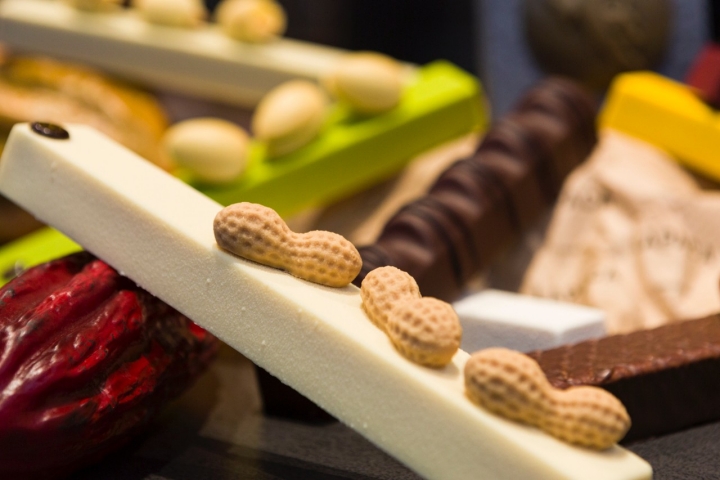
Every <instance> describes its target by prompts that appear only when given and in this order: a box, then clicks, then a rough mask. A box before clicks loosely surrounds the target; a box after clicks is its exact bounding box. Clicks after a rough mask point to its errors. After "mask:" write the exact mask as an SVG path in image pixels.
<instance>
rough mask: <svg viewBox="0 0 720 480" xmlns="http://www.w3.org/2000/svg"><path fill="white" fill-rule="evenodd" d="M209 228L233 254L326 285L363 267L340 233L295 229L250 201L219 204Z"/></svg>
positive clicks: (338, 282) (339, 284)
mask: <svg viewBox="0 0 720 480" xmlns="http://www.w3.org/2000/svg"><path fill="white" fill-rule="evenodd" d="M214 231H215V239H216V240H217V243H218V245H219V246H220V247H221V248H223V249H225V250H227V251H229V252H231V253H234V254H235V255H238V256H240V257H243V258H245V259H248V260H252V261H254V262H257V263H261V264H263V265H267V266H269V267H274V268H279V269H281V270H285V271H286V272H288V273H290V274H292V275H294V276H296V277H298V278H302V279H304V280H308V281H310V282H314V283H319V284H322V285H327V286H329V287H344V286H346V285H348V284H349V283H350V282H352V281H353V280H354V279H355V277H356V276H357V274H358V273H360V267H362V259H361V258H360V254H359V253H358V251H357V249H356V248H355V247H354V246H353V244H352V243H350V242H349V241H348V240H346V239H345V238H343V237H342V236H340V235H338V234H336V233H331V232H323V231H313V232H307V233H295V232H293V231H292V230H290V228H289V227H288V226H287V224H286V223H285V222H284V221H283V219H282V218H280V216H279V215H278V214H277V213H276V212H275V211H274V210H272V209H271V208H268V207H265V206H262V205H258V204H255V203H236V204H234V205H230V206H228V207H225V208H224V209H222V210H221V211H220V212H219V213H218V214H217V215H216V216H215V221H214Z"/></svg>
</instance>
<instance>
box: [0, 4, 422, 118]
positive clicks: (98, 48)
mask: <svg viewBox="0 0 720 480" xmlns="http://www.w3.org/2000/svg"><path fill="white" fill-rule="evenodd" d="M0 42H3V43H5V44H6V45H8V46H10V47H12V48H13V49H16V50H19V51H24V52H33V53H41V54H46V55H53V56H57V57H59V58H63V59H67V60H73V61H78V62H82V63H84V64H86V65H93V66H95V67H98V68H102V69H104V70H106V71H108V72H111V73H114V74H116V75H120V76H122V77H124V78H128V79H131V80H134V81H139V82H142V83H144V84H147V85H152V86H155V87H159V88H164V89H171V90H176V91H178V92H181V93H186V94H190V95H193V96H198V97H202V98H207V99H211V100H216V101H221V102H223V103H233V104H238V105H242V106H246V107H251V106H254V105H255V104H256V103H257V102H258V101H259V100H260V98H262V96H263V95H265V93H267V92H268V91H269V90H270V89H272V88H273V87H275V86H277V85H279V84H280V83H282V82H284V81H287V80H292V79H295V78H304V79H308V80H317V79H319V78H322V76H324V75H325V74H327V73H328V72H329V71H330V69H331V68H333V67H334V66H335V65H336V63H337V61H338V59H340V58H341V57H342V56H343V55H345V54H346V53H347V52H346V51H345V50H340V49H337V48H331V47H326V46H323V45H317V44H312V43H308V42H301V41H298V40H292V39H286V38H281V39H278V40H276V41H273V42H270V43H268V44H248V43H243V42H239V41H236V40H234V39H232V38H230V37H228V36H227V35H225V34H224V33H222V31H221V29H220V28H219V27H218V26H217V25H215V24H212V23H207V24H203V25H201V26H199V27H198V28H174V27H167V26H163V25H154V24H151V23H148V22H146V21H145V20H144V19H143V18H142V17H141V16H140V15H139V14H138V13H137V12H135V11H133V10H132V9H117V10H113V11H109V12H84V11H80V10H77V9H75V8H72V7H70V6H69V5H66V4H65V3H64V2H62V1H59V0H57V1H48V0H1V1H0ZM408 70H409V71H410V70H412V67H410V66H408Z"/></svg>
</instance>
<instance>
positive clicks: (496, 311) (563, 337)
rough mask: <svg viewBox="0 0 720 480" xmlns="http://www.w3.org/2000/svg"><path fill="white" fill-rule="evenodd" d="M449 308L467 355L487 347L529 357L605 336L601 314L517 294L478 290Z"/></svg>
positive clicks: (584, 307) (603, 320)
mask: <svg viewBox="0 0 720 480" xmlns="http://www.w3.org/2000/svg"><path fill="white" fill-rule="evenodd" d="M453 307H454V308H455V311H456V312H457V314H458V316H459V317H460V322H461V323H462V327H463V338H462V349H463V350H465V351H467V352H474V351H476V350H481V349H483V348H489V347H506V348H511V349H513V350H518V351H520V352H530V351H532V350H544V349H548V348H553V347H557V346H559V345H564V344H568V343H576V342H580V341H583V340H587V339H590V338H597V337H603V336H605V335H606V330H605V312H603V311H602V310H598V309H596V308H591V307H586V306H582V305H576V304H572V303H565V302H558V301H555V300H548V299H545V298H538V297H531V296H528V295H520V294H518V293H511V292H503V291H500V290H483V291H482V292H479V293H475V294H473V295H470V296H468V297H465V298H463V299H462V300H459V301H457V302H455V303H454V304H453Z"/></svg>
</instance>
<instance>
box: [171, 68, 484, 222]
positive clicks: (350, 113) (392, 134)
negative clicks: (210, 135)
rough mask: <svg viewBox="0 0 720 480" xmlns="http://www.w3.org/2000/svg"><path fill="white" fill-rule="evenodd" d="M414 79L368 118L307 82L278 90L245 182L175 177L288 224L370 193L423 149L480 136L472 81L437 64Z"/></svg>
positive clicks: (262, 109) (262, 121)
mask: <svg viewBox="0 0 720 480" xmlns="http://www.w3.org/2000/svg"><path fill="white" fill-rule="evenodd" d="M415 75H416V76H415V78H414V80H412V81H411V82H410V84H409V85H407V86H406V87H405V88H404V89H403V96H402V102H401V103H400V104H399V105H398V106H397V107H395V108H393V109H391V110H389V111H387V112H384V113H379V114H376V115H372V116H358V115H357V114H356V113H355V112H354V110H353V109H352V108H351V107H350V106H349V105H347V104H344V103H340V102H338V103H336V104H334V105H333V106H331V107H327V106H325V104H326V102H327V101H328V100H327V99H325V98H324V94H323V92H322V91H320V89H319V88H317V87H315V86H313V84H311V83H309V82H307V83H305V82H304V81H301V80H295V81H293V82H290V83H286V84H283V85H281V86H280V87H278V89H277V90H274V91H272V92H271V93H270V94H269V95H268V97H266V98H265V99H264V100H263V102H262V103H261V104H260V105H259V107H258V109H257V110H256V111H255V116H254V117H253V129H254V133H255V135H257V136H259V137H260V138H258V139H257V140H258V141H256V142H253V144H252V145H251V146H250V148H249V152H248V160H247V168H246V169H245V171H244V173H243V175H241V176H240V177H238V178H236V179H235V180H233V181H231V182H228V183H225V184H222V185H213V184H207V183H203V182H199V181H197V180H196V179H193V178H192V177H191V176H183V175H182V174H180V176H181V177H182V178H184V179H185V180H187V181H188V182H189V183H190V184H191V185H193V186H194V187H196V188H197V189H198V190H200V191H201V192H203V193H205V194H206V195H208V196H209V197H211V198H213V199H214V200H216V201H218V202H220V203H222V204H224V205H229V204H232V203H236V202H240V201H248V202H253V203H260V204H263V205H267V206H269V207H271V208H273V209H274V210H276V211H277V212H278V213H279V214H280V215H282V216H284V217H287V216H289V215H292V214H295V213H299V212H301V211H302V210H303V209H307V208H308V207H316V206H319V205H327V204H328V203H331V202H332V201H335V200H339V199H341V198H343V197H345V196H347V195H350V194H352V193H355V192H358V191H360V190H362V189H363V188H367V187H368V186H370V185H373V184H375V183H377V182H378V181H380V180H383V179H387V178H389V177H390V176H392V175H393V174H395V173H397V172H398V171H399V170H400V169H401V168H402V167H403V166H404V165H406V164H407V163H408V162H409V161H410V160H411V159H412V158H413V157H414V156H416V155H419V154H421V153H422V152H424V151H426V150H427V149H429V148H432V147H435V146H437V145H439V144H442V143H443V142H447V141H450V140H453V139H456V138H458V137H461V136H463V135H467V134H468V133H471V132H477V131H479V130H483V129H484V127H485V124H486V122H487V117H486V115H487V114H486V111H485V109H484V108H483V106H482V104H481V100H480V99H481V95H482V92H481V90H480V86H479V84H478V82H477V80H476V79H475V78H474V77H473V76H471V75H469V74H468V73H466V72H464V71H462V70H460V69H459V68H457V67H455V66H454V65H451V64H449V63H447V62H442V61H439V62H434V63H431V64H429V65H426V66H424V67H420V68H418V69H417V71H416V72H415ZM290 112H293V113H292V114H290ZM323 120H324V121H323Z"/></svg>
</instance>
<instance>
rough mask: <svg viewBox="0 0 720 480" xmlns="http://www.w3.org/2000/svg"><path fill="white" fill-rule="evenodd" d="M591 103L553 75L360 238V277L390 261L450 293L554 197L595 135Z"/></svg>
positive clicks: (435, 293) (429, 292) (429, 289)
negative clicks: (469, 151) (376, 231)
mask: <svg viewBox="0 0 720 480" xmlns="http://www.w3.org/2000/svg"><path fill="white" fill-rule="evenodd" d="M596 108H597V107H596V102H595V100H594V98H593V97H592V96H590V95H589V94H588V93H587V92H585V91H584V90H582V89H581V88H580V87H578V86H577V85H575V84H574V83H572V82H571V81H568V80H565V79H561V78H549V79H547V80H545V81H544V82H542V83H540V84H539V85H538V86H537V87H535V88H533V89H531V90H530V91H529V92H527V94H526V95H525V96H524V97H523V98H522V99H521V100H520V102H519V103H518V105H517V106H516V108H515V109H514V111H513V112H511V113H510V114H508V115H506V116H505V117H503V118H502V119H501V120H499V121H498V122H496V123H495V124H494V125H493V127H492V128H491V129H490V131H488V132H487V134H486V136H485V138H484V139H483V141H482V143H481V144H480V146H479V147H478V149H477V151H476V153H475V154H474V155H473V156H472V157H470V158H467V159H464V160H460V161H458V162H456V163H455V164H453V165H452V166H451V167H450V168H449V169H448V170H446V171H445V172H444V173H443V174H442V175H441V176H440V177H439V178H438V179H437V181H436V182H435V184H434V185H433V186H432V187H431V188H430V191H429V192H428V194H427V195H426V196H424V197H422V198H420V199H418V200H416V201H415V202H412V203H410V204H408V205H406V206H405V207H403V208H402V209H401V210H400V211H399V212H398V213H397V214H396V215H395V216H394V217H393V218H391V219H390V220H389V221H388V223H387V224H386V225H385V228H384V229H383V231H382V233H381V234H380V236H379V238H378V240H377V242H376V243H375V244H373V245H370V246H366V247H361V248H360V249H359V251H360V255H361V256H362V258H363V269H362V271H361V272H360V275H358V277H357V278H356V279H355V282H354V283H355V284H356V285H359V284H360V283H361V282H362V279H363V278H365V275H366V274H367V273H368V272H369V271H371V270H373V269H374V268H377V267H380V266H385V265H393V266H395V267H397V268H400V269H401V270H404V271H406V272H408V273H409V274H410V275H412V276H413V277H414V278H415V280H416V281H417V282H418V285H419V287H420V291H421V292H422V294H423V295H426V296H432V297H436V298H440V299H442V300H446V301H452V300H454V299H455V298H457V297H458V296H459V294H460V293H461V291H462V288H463V286H464V285H465V283H466V282H467V281H468V280H469V279H470V278H471V277H473V276H474V275H475V274H476V273H477V272H478V271H479V270H480V269H482V268H483V267H486V266H487V265H488V264H489V263H490V262H491V261H492V260H493V259H495V258H497V256H498V255H499V254H500V253H502V251H503V250H505V249H506V248H508V247H509V246H510V245H511V244H512V243H513V241H516V240H518V239H519V238H520V237H521V235H522V234H523V233H524V232H525V231H527V229H528V228H530V227H531V226H532V224H533V223H534V221H535V220H536V219H537V218H538V217H539V216H540V215H541V214H542V213H543V212H544V211H545V210H546V209H547V208H549V206H550V205H551V204H552V203H553V202H554V200H555V198H556V196H557V194H558V192H559V190H560V187H561V186H562V182H563V180H564V179H565V177H566V176H567V175H568V173H569V172H570V171H571V170H572V169H573V168H574V167H575V166H576V165H578V164H579V163H580V162H581V161H583V160H584V159H585V158H586V157H587V155H588V154H589V153H590V151H591V150H592V148H593V146H594V145H595V142H596V137H595V114H596Z"/></svg>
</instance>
